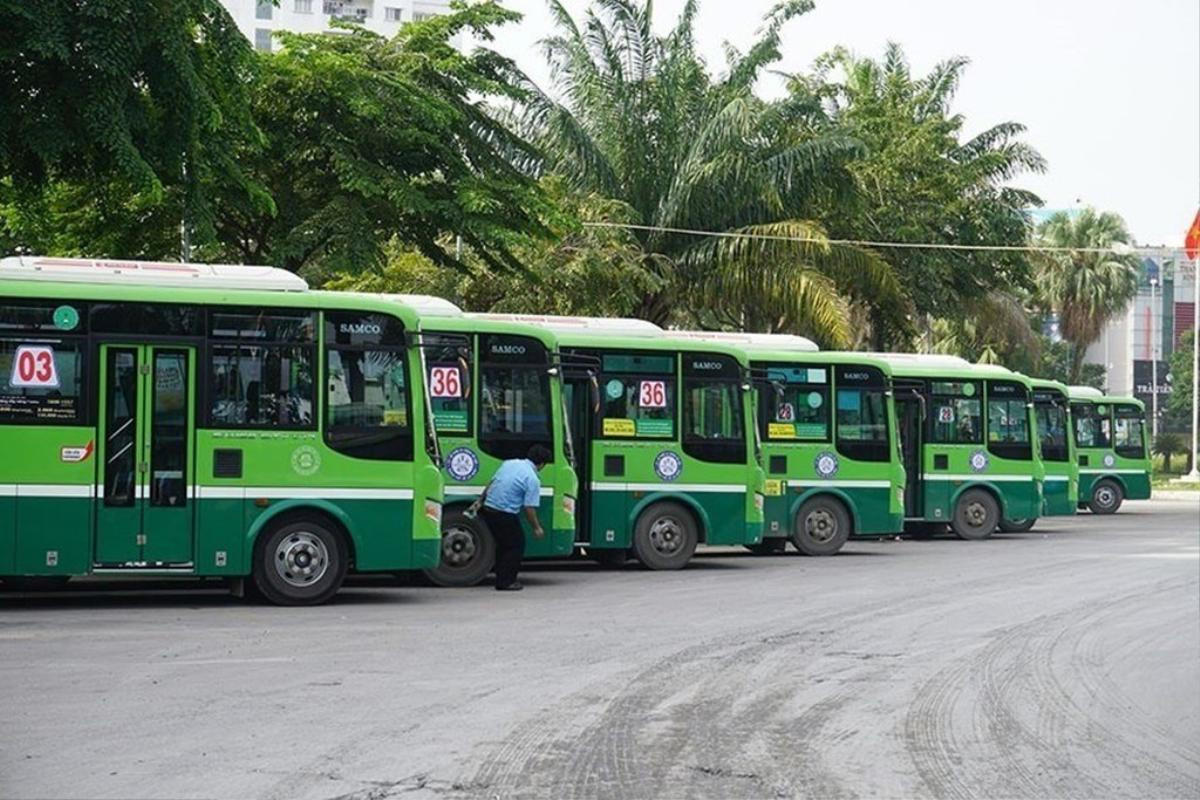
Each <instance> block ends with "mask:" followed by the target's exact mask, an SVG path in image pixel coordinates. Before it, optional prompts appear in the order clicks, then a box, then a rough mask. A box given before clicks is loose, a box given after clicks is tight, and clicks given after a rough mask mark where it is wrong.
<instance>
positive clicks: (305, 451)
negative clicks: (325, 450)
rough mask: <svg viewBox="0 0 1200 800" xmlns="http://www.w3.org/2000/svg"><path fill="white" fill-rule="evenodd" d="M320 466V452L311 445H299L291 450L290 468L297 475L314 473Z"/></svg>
mask: <svg viewBox="0 0 1200 800" xmlns="http://www.w3.org/2000/svg"><path fill="white" fill-rule="evenodd" d="M320 468H321V454H320V453H319V452H317V448H315V447H313V446H311V445H307V444H305V445H301V446H299V447H297V448H296V449H295V450H293V451H292V469H293V470H295V472H296V474H297V475H316V474H317V470H319V469H320Z"/></svg>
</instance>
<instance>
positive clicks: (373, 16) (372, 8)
mask: <svg viewBox="0 0 1200 800" xmlns="http://www.w3.org/2000/svg"><path fill="white" fill-rule="evenodd" d="M221 5H223V6H225V9H226V10H227V11H228V12H229V14H230V16H232V17H233V19H234V21H235V22H236V23H237V26H238V28H240V29H241V31H242V33H244V34H245V35H246V38H247V39H249V40H250V41H251V42H252V43H253V44H254V46H255V47H256V48H257V49H259V50H268V49H272V48H273V47H278V46H279V45H278V43H277V42H274V41H273V40H272V34H273V33H274V32H275V31H293V32H295V33H320V32H322V31H329V30H333V24H332V23H333V22H334V21H335V20H344V21H349V22H356V23H358V24H360V25H362V26H363V27H364V28H367V29H368V30H372V31H375V32H376V33H379V34H382V35H384V36H393V35H394V34H395V33H396V31H398V30H399V29H400V26H401V24H403V23H405V22H412V21H413V20H419V19H424V18H425V17H427V16H434V15H436V14H444V13H446V11H447V10H448V9H449V8H450V0H279V2H278V5H276V4H274V3H272V2H270V0H221Z"/></svg>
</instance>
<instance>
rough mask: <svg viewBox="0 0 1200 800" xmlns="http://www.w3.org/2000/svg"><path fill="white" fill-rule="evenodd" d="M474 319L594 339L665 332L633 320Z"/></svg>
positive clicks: (475, 315) (491, 315)
mask: <svg viewBox="0 0 1200 800" xmlns="http://www.w3.org/2000/svg"><path fill="white" fill-rule="evenodd" d="M467 316H469V317H473V318H475V319H492V320H500V321H503V322H522V323H525V324H526V325H536V326H538V327H539V328H547V329H549V330H552V331H554V332H556V333H558V332H564V333H569V332H579V333H585V332H586V333H590V334H592V335H594V336H661V335H663V334H664V333H665V334H668V335H670V333H671V332H669V331H664V330H663V329H662V328H660V327H659V326H657V325H655V324H654V323H653V322H648V321H647V320H644V319H633V318H630V317H567V316H559V315H556V314H502V313H472V314H468V315H467Z"/></svg>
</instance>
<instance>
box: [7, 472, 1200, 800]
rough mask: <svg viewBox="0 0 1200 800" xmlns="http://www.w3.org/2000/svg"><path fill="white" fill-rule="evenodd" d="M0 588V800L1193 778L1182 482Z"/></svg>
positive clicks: (738, 790)
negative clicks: (1050, 497) (876, 535)
mask: <svg viewBox="0 0 1200 800" xmlns="http://www.w3.org/2000/svg"><path fill="white" fill-rule="evenodd" d="M526 583H527V589H526V591H525V592H523V593H520V594H498V593H497V592H494V591H492V590H491V589H490V588H477V589H472V590H453V589H432V588H421V587H399V586H394V585H382V584H373V585H368V586H356V587H353V588H351V589H349V590H347V591H344V592H343V594H342V595H340V596H339V599H338V600H337V601H336V602H335V603H333V604H332V605H329V606H326V607H323V608H315V609H278V608H271V607H264V606H252V605H245V604H243V603H242V602H240V601H237V600H234V599H232V598H230V597H229V596H228V595H225V594H223V593H220V592H216V591H211V590H209V591H201V592H196V591H190V592H184V591H178V590H174V589H162V590H156V591H153V592H149V593H144V592H138V593H127V592H112V591H105V592H78V591H76V592H66V593H62V594H59V595H54V596H40V597H32V596H27V595H26V596H16V595H0V720H2V721H0V796H3V797H30V798H33V797H114V798H115V797H123V798H125V797H128V798H138V797H144V798H182V797H220V798H225V797H229V798H233V797H238V798H241V797H255V798H278V799H279V800H290V799H291V798H354V799H355V800H383V798H393V797H410V796H416V797H421V796H435V795H436V796H450V797H480V798H483V797H554V798H589V797H595V798H613V797H647V796H665V797H714V798H716V797H720V798H724V797H822V798H825V797H841V796H864V795H865V796H888V797H949V798H959V797H972V796H993V797H998V796H1005V797H1055V798H1060V797H1062V798H1071V797H1155V798H1166V797H1188V798H1195V797H1198V796H1200V499H1197V497H1196V495H1191V496H1190V498H1189V499H1186V500H1183V499H1179V500H1172V501H1154V502H1145V503H1129V504H1127V506H1126V508H1125V509H1124V510H1123V511H1122V513H1120V514H1119V515H1117V516H1115V517H1108V518H1103V517H1092V516H1090V515H1086V514H1085V515H1081V516H1079V517H1076V518H1071V519H1062V520H1052V521H1046V522H1043V523H1042V524H1040V525H1039V527H1038V529H1035V530H1034V531H1033V532H1031V533H1028V534H1020V535H1005V536H998V537H996V538H994V539H993V540H990V541H986V542H960V541H957V540H948V539H947V540H933V541H891V540H889V541H882V542H859V543H853V544H852V545H851V546H850V547H849V548H848V549H847V551H846V552H845V553H844V554H843V555H839V556H837V557H834V558H827V559H810V558H804V557H800V556H795V555H786V556H775V557H755V556H751V555H749V554H743V553H741V552H736V553H735V552H732V551H726V552H723V553H717V554H707V555H705V556H703V557H701V558H698V559H696V561H695V562H694V564H693V565H692V566H691V567H689V568H688V569H686V570H684V571H682V572H678V573H650V572H645V571H642V570H640V569H638V568H636V567H634V566H632V565H631V566H630V567H629V568H627V569H624V570H621V571H604V570H601V569H599V568H598V567H594V566H591V565H590V564H582V563H579V564H574V563H572V564H560V565H541V566H538V567H537V568H535V569H533V570H531V571H529V572H528V573H527V575H526Z"/></svg>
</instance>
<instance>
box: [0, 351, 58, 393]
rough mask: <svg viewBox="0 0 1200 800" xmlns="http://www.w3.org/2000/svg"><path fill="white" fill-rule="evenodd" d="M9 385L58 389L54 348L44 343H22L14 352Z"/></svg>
mask: <svg viewBox="0 0 1200 800" xmlns="http://www.w3.org/2000/svg"><path fill="white" fill-rule="evenodd" d="M8 382H9V385H11V386H18V387H29V388H35V389H57V388H58V385H59V384H58V369H57V367H55V365H54V349H53V348H50V347H45V346H43V345H21V346H20V347H18V348H17V352H15V353H13V367H12V375H11V376H10V377H9V379H8Z"/></svg>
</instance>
